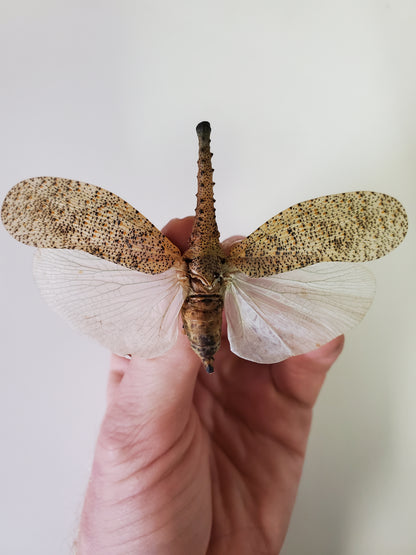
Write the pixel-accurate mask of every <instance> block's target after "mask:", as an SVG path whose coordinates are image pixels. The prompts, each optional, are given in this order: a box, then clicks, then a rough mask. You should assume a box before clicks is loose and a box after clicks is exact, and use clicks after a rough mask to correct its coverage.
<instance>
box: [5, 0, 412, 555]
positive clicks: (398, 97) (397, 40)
mask: <svg viewBox="0 0 416 555" xmlns="http://www.w3.org/2000/svg"><path fill="white" fill-rule="evenodd" d="M415 28H416V4H415V3H414V1H413V0H408V1H406V0H402V1H400V0H390V1H381V0H380V1H378V0H348V1H344V2H342V1H332V0H317V1H312V0H311V1H307V0H303V1H302V0H298V1H290V0H273V1H272V0H268V1H267V0H263V1H262V0H259V1H258V2H249V1H243V0H239V1H237V0H228V1H227V0H223V1H220V0H210V1H209V2H208V1H205V2H200V1H199V0H192V1H191V0H176V1H175V2H168V1H165V2H163V1H160V0H138V1H132V0H130V1H123V0H122V1H119V2H111V1H95V2H94V1H88V0H82V1H81V0H72V1H71V2H65V1H63V0H61V1H52V0H37V1H36V2H32V1H31V0H26V1H25V0H3V1H2V2H1V4H0V83H1V87H0V112H1V116H0V121H1V126H0V158H1V164H0V193H1V197H3V196H4V194H5V193H6V192H7V190H8V189H9V188H10V187H11V186H12V185H13V184H15V183H17V182H18V181H20V180H21V179H24V178H26V177H31V176H36V175H57V176H63V177H71V178H76V179H80V180H83V181H87V182H90V183H94V184H97V185H101V186H103V187H105V188H108V189H110V190H112V191H113V192H115V193H117V194H119V195H120V196H122V197H123V198H125V199H126V200H128V201H129V202H130V203H131V204H133V205H134V206H136V207H137V208H138V209H139V210H140V211H141V212H143V213H144V214H145V215H146V216H147V217H148V218H149V219H150V220H151V221H152V222H153V223H154V224H155V225H157V226H163V225H164V223H166V222H167V221H168V220H169V219H170V218H171V217H174V216H179V217H182V216H185V215H188V214H191V213H192V211H193V208H194V201H195V197H194V193H195V183H196V179H195V176H196V148H197V146H196V136H195V132H194V128H195V125H196V124H197V123H198V122H199V121H200V120H202V119H208V120H209V121H211V124H212V127H213V137H212V140H213V143H212V148H213V151H214V159H213V161H214V167H215V170H216V171H215V178H216V182H217V185H216V198H217V214H218V223H219V227H220V230H221V232H222V236H223V238H225V237H227V236H228V235H232V234H236V233H241V234H248V233H249V232H250V231H252V230H253V229H255V228H256V227H257V226H258V225H260V224H261V223H263V222H264V221H265V220H266V219H268V218H269V217H270V216H272V215H274V214H275V213H277V212H278V211H280V210H282V209H284V208H286V207H288V206H289V205H291V204H294V203H296V202H299V201H301V200H306V199H307V198H311V197H315V196H319V195H322V194H329V193H337V192H342V191H349V190H356V189H360V188H363V189H373V190H378V191H381V192H385V193H390V194H393V195H395V196H397V197H398V198H399V199H400V200H401V201H402V202H403V204H404V205H405V206H406V207H407V209H408V213H409V216H410V231H409V234H408V237H407V240H406V241H405V243H404V244H403V245H402V246H400V247H399V248H398V249H397V250H396V251H394V252H393V253H391V254H390V255H389V256H388V257H386V258H385V259H383V260H380V261H377V262H374V263H372V264H371V267H372V269H373V271H374V272H375V274H376V277H377V282H378V291H377V296H376V300H375V302H374V305H373V307H372V308H371V310H370V312H369V314H368V315H367V317H366V318H365V320H364V322H363V323H362V324H361V325H360V326H359V327H358V328H357V329H355V330H353V331H352V332H350V333H348V335H347V341H346V347H345V350H344V353H343V355H342V357H341V359H340V360H339V362H338V363H337V364H336V365H335V367H334V368H333V369H332V371H331V373H330V375H329V377H328V380H327V383H326V385H325V387H324V390H323V393H322V395H321V397H320V399H319V402H318V405H317V408H316V411H315V420H314V424H313V430H312V436H311V439H310V443H309V451H308V457H307V461H306V465H305V471H304V475H303V479H302V483H301V487H300V491H299V497H298V501H297V505H296V508H295V512H294V515H293V519H292V522H291V527H290V530H289V534H288V537H287V541H286V545H285V548H284V550H283V553H284V555H310V554H312V555H315V554H316V555H326V554H327V555H373V554H377V555H384V554H386V555H387V554H389V555H390V554H392V553H394V554H395V555H405V554H406V555H407V554H410V553H412V554H413V553H415V552H416V551H415V550H416V531H415V530H416V529H415V517H416V478H415V468H416V433H415V429H416V403H415V400H416V364H415V362H416V360H415V347H414V338H415V332H416V329H415V295H414V282H415V280H414V275H415V271H416V265H415V231H414V217H415V208H416V203H415V196H416V195H415V186H416V101H415V99H416V77H415V76H416V71H415V64H416V33H415ZM0 243H1V247H0V248H1V259H0V264H1V287H0V294H1V312H0V318H1V330H0V341H1V353H2V372H1V387H0V395H1V399H0V430H1V446H2V448H1V457H0V467H1V469H0V480H1V486H0V491H1V495H0V528H1V529H0V552H1V553H4V554H7V555H12V554H31V555H37V554H39V555H40V554H42V555H49V554H50V555H57V554H61V553H62V554H66V553H69V552H70V550H71V544H72V540H73V537H74V535H75V533H76V527H77V519H78V515H79V511H80V509H81V506H82V499H83V492H84V489H85V486H86V481H87V479H88V474H89V465H90V462H91V459H92V453H93V448H94V441H95V437H96V434H97V431H98V427H99V423H100V419H101V416H102V413H103V409H104V396H105V386H106V377H107V364H108V353H107V352H106V351H105V350H103V349H102V348H101V347H99V346H97V345H95V344H94V343H92V342H90V341H89V340H88V339H86V338H84V337H82V336H79V335H78V334H77V333H75V332H73V331H71V330H69V329H68V328H67V326H66V324H65V323H63V322H62V321H61V320H60V319H59V318H58V317H57V316H55V314H54V313H52V312H51V311H50V310H49V309H48V307H47V306H46V305H45V304H44V303H43V302H42V300H41V299H40V296H39V294H38V292H37V290H36V288H35V285H34V283H33V280H32V276H31V259H32V249H30V248H29V247H25V246H23V245H19V244H18V243H16V242H15V241H14V240H13V239H11V238H10V237H9V236H8V235H7V233H6V232H5V231H4V229H2V230H1V231H0Z"/></svg>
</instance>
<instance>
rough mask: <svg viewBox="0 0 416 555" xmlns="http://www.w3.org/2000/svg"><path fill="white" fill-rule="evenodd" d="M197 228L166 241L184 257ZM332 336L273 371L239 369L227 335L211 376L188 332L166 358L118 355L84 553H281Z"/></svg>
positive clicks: (331, 356) (332, 355)
mask: <svg viewBox="0 0 416 555" xmlns="http://www.w3.org/2000/svg"><path fill="white" fill-rule="evenodd" d="M191 225H192V218H185V219H184V220H174V221H172V222H170V223H169V224H168V226H167V227H166V229H165V230H164V233H165V234H166V235H167V236H168V237H169V238H170V239H171V240H172V241H173V242H174V243H176V244H177V245H178V246H179V247H180V248H182V249H184V248H185V247H186V242H187V238H188V236H189V233H190V229H191ZM342 346H343V337H342V336H341V337H338V338H336V339H334V340H333V341H331V342H330V343H328V344H327V345H324V346H323V347H320V348H319V349H316V350H315V351H312V352H310V353H307V354H305V355H300V356H296V357H292V358H290V359H287V360H285V361H283V362H280V363H277V364H256V363H254V362H250V361H247V360H242V359H240V358H238V357H237V356H236V355H234V354H233V353H232V352H231V351H230V348H229V344H228V341H227V338H226V331H225V330H223V337H222V345H221V348H220V350H219V351H218V353H217V355H216V357H215V373H214V374H213V375H209V374H206V373H205V372H204V371H203V370H202V366H201V362H200V360H199V358H198V357H197V356H196V355H195V354H194V353H193V352H192V351H191V349H190V346H189V342H188V340H187V338H186V337H185V335H184V334H183V333H179V338H178V341H177V344H176V345H175V347H174V348H173V349H171V350H170V351H169V352H168V353H166V354H165V355H163V356H160V357H158V358H155V359H151V360H144V359H140V358H135V357H133V358H132V359H131V360H127V359H124V358H121V357H117V356H115V355H113V357H112V361H111V372H110V379H109V384H108V405H107V410H106V414H105V416H104V420H103V423H102V427H101V431H100V434H99V437H98V441H97V446H96V451H95V458H94V463H93V468H92V473H91V478H90V482H89V486H88V489H87V493H86V498H85V504H84V508H83V512H82V516H81V522H80V530H79V535H78V540H77V553H78V554H79V555H89V554H94V555H101V554H111V555H127V554H129V555H133V554H146V555H151V554H157V555H163V554H169V555H176V554H178V555H179V554H180V555H188V554H189V555H197V554H205V553H209V554H228V555H230V554H238V555H244V554H250V555H253V554H254V553H264V554H265V553H273V554H276V553H278V552H279V550H280V549H281V547H282V544H283V540H284V538H285V535H286V532H287V528H288V525H289V519H290V515H291V512H292V509H293V505H294V502H295V498H296V492H297V488H298V484H299V480H300V476H301V472H302V465H303V461H304V456H305V450H306V443H307V438H308V435H309V429H310V423H311V417H312V407H313V405H314V403H315V401H316V398H317V396H318V393H319V391H320V389H321V387H322V384H323V381H324V379H325V375H326V372H327V371H328V369H329V368H330V367H331V365H332V364H333V362H334V361H335V360H336V358H337V357H338V355H339V354H340V352H341V350H342Z"/></svg>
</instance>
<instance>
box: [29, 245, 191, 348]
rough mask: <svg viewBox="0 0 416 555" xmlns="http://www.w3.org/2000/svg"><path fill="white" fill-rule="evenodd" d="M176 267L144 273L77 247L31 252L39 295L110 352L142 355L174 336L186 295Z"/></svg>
mask: <svg viewBox="0 0 416 555" xmlns="http://www.w3.org/2000/svg"><path fill="white" fill-rule="evenodd" d="M177 273H178V272H177V269H176V268H171V269H170V270H167V271H166V272H163V273H161V274H157V275H150V274H144V273H142V272H138V271H135V270H130V269H128V268H125V267H123V266H120V265H118V264H114V263H113V262H109V261H108V260H103V259H101V258H97V257H95V256H93V255H90V254H88V253H85V252H83V251H75V250H61V249H38V251H37V252H36V254H35V258H34V275H35V279H36V282H37V284H38V286H39V288H40V290H41V293H42V296H43V297H44V298H45V300H46V302H47V303H48V304H49V305H50V306H51V307H52V308H53V309H54V310H55V311H56V312H57V313H58V314H60V315H61V316H62V317H63V318H64V319H65V320H66V321H67V322H69V324H70V325H71V326H72V327H73V328H76V329H78V330H79V331H81V332H83V333H85V334H87V335H89V336H91V337H93V338H94V339H96V340H97V341H99V342H100V343H101V344H102V345H104V346H105V347H107V348H108V349H110V350H111V351H113V352H114V353H117V354H119V355H126V354H137V355H138V356H141V357H145V358H152V357H155V356H158V355H161V354H163V353H164V352H166V351H168V350H169V349H170V348H171V347H172V346H173V345H174V343H175V341H176V338H177V334H178V317H179V312H180V309H181V306H182V303H183V301H184V297H185V292H184V288H183V286H182V284H181V281H180V280H178V276H177Z"/></svg>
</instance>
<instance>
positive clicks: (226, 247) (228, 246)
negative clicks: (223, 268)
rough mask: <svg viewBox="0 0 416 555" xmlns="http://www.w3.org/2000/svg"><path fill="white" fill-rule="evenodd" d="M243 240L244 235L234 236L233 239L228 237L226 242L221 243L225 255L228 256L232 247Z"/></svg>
mask: <svg viewBox="0 0 416 555" xmlns="http://www.w3.org/2000/svg"><path fill="white" fill-rule="evenodd" d="M241 239H245V237H244V236H243V235H232V236H231V237H228V238H227V239H225V241H223V242H222V243H221V246H222V248H223V249H224V252H225V254H228V253H229V252H230V249H231V247H232V246H233V245H234V244H235V243H238V242H239V241H241Z"/></svg>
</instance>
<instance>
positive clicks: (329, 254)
mask: <svg viewBox="0 0 416 555" xmlns="http://www.w3.org/2000/svg"><path fill="white" fill-rule="evenodd" d="M406 232H407V216H406V212H405V210H404V208H403V206H402V205H401V204H400V202H399V201H398V200H396V199H395V198H393V197H390V196H388V195H384V194H382V193H374V192H370V191H357V192H353V193H342V194H337V195H329V196H325V197H319V198H316V199H312V200H309V201H306V202H301V203H299V204H296V205H295V206H291V207H290V208H288V209H287V210H284V211H283V212H281V213H280V214H277V216H274V217H273V218H271V219H270V220H268V221H267V222H266V223H265V224H263V225H262V226H261V227H259V228H258V229H257V230H256V231H254V232H253V233H251V235H249V236H248V237H247V238H246V239H243V240H242V241H241V242H240V243H237V244H235V245H234V246H233V247H232V248H231V250H230V254H229V258H228V262H229V265H230V267H231V269H237V270H239V271H241V272H243V273H245V274H246V275H248V276H252V277H263V276H270V275H274V274H279V273H282V272H288V271H291V270H295V269H296V268H303V267H306V266H309V265H311V264H317V263H318V262H336V261H339V262H364V261H367V260H373V259H375V258H380V257H381V256H384V255H385V254H387V253H388V252H389V251H391V250H392V249H394V248H395V247H397V245H399V243H400V242H401V241H402V240H403V239H404V237H405V235H406Z"/></svg>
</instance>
